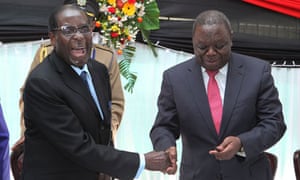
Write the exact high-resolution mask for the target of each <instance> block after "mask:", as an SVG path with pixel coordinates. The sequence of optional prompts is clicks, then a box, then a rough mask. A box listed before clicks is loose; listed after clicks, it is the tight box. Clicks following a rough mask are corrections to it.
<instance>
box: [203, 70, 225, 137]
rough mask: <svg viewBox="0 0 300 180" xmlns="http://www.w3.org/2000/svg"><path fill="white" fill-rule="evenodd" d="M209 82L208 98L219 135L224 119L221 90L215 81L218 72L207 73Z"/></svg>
mask: <svg viewBox="0 0 300 180" xmlns="http://www.w3.org/2000/svg"><path fill="white" fill-rule="evenodd" d="M206 72H207V74H208V76H209V80H208V85H207V96H208V101H209V107H210V112H211V115H212V118H213V121H214V124H215V128H216V131H217V134H219V132H220V126H221V119H222V99H221V95H220V90H219V87H218V84H217V81H216V79H215V76H216V74H217V73H218V71H208V70H207V71H206Z"/></svg>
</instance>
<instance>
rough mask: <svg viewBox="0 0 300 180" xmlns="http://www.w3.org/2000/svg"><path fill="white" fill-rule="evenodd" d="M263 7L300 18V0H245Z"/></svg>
mask: <svg viewBox="0 0 300 180" xmlns="http://www.w3.org/2000/svg"><path fill="white" fill-rule="evenodd" d="M243 1H244V2H247V3H250V4H254V5H257V6H260V7H263V8H267V9H271V10H273V11H277V12H280V13H283V14H287V15H290V16H293V17H296V18H300V0H243Z"/></svg>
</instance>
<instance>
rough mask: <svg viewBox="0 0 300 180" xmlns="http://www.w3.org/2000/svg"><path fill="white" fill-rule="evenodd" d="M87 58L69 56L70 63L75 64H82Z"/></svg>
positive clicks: (85, 62)
mask: <svg viewBox="0 0 300 180" xmlns="http://www.w3.org/2000/svg"><path fill="white" fill-rule="evenodd" d="M87 62H88V58H87V57H85V56H84V57H76V58H74V57H72V58H71V63H72V64H73V65H75V66H83V65H84V64H87Z"/></svg>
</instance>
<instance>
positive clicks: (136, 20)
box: [95, 0, 160, 92]
mask: <svg viewBox="0 0 300 180" xmlns="http://www.w3.org/2000/svg"><path fill="white" fill-rule="evenodd" d="M96 2H97V3H98V4H99V12H100V17H99V19H98V20H97V21H96V22H95V23H96V24H95V26H96V27H97V28H98V29H99V33H100V34H101V36H102V39H101V41H102V42H101V44H104V45H106V46H108V47H110V48H113V49H115V50H116V52H117V54H119V55H122V57H123V59H122V60H121V61H120V62H119V67H120V73H121V75H122V76H123V77H125V78H126V79H127V81H128V82H127V84H126V85H125V89H126V90H128V91H129V92H132V90H133V86H134V84H135V81H136V79H137V76H136V75H135V74H134V73H132V72H130V63H131V59H132V57H133V56H134V52H135V47H134V42H135V40H136V35H137V33H138V32H141V34H142V37H143V38H144V40H145V41H146V42H147V43H148V45H149V47H150V48H151V49H152V52H153V53H154V55H155V56H156V52H155V51H154V48H153V46H152V43H151V42H150V41H149V34H150V31H151V30H156V29H159V13H160V12H159V9H158V6H157V3H156V1H155V0H96Z"/></svg>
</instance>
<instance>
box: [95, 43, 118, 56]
mask: <svg viewBox="0 0 300 180" xmlns="http://www.w3.org/2000/svg"><path fill="white" fill-rule="evenodd" d="M93 46H94V48H96V49H101V50H103V51H107V52H109V53H111V54H114V51H113V50H112V49H111V48H109V47H106V46H102V45H100V44H94V45H93Z"/></svg>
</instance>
